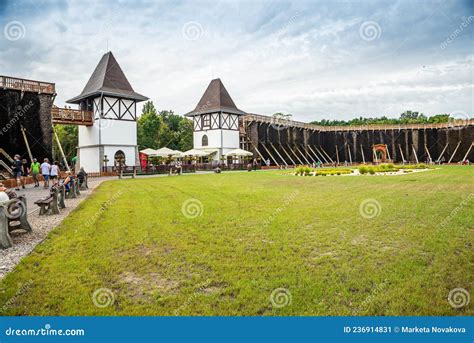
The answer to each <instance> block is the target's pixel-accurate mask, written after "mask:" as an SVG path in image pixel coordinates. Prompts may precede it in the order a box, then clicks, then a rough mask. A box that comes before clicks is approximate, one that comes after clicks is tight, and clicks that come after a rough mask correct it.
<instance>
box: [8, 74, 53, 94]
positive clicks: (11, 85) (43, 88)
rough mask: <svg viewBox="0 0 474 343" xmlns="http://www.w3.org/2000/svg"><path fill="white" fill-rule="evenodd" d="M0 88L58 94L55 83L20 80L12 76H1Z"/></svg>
mask: <svg viewBox="0 0 474 343" xmlns="http://www.w3.org/2000/svg"><path fill="white" fill-rule="evenodd" d="M0 88H3V89H14V90H19V91H22V92H34V93H40V94H41V93H44V94H56V87H55V85H54V83H50V82H42V81H34V80H26V79H19V78H16V77H10V76H0Z"/></svg>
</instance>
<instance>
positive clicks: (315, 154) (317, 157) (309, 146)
mask: <svg viewBox="0 0 474 343" xmlns="http://www.w3.org/2000/svg"><path fill="white" fill-rule="evenodd" d="M308 148H309V150H311V152H312V153H313V154H314V156H316V159H317V160H318V161H319V163H321V164H323V161H321V159H320V158H319V156H318V154H317V153H316V152H315V151H314V150H313V148H311V145H308Z"/></svg>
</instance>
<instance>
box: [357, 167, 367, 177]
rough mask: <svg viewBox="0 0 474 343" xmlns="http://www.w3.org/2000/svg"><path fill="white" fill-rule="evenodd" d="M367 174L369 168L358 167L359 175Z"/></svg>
mask: <svg viewBox="0 0 474 343" xmlns="http://www.w3.org/2000/svg"><path fill="white" fill-rule="evenodd" d="M368 172H369V167H367V166H360V167H359V173H361V174H362V175H363V174H367V173H368Z"/></svg>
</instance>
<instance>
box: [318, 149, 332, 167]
mask: <svg viewBox="0 0 474 343" xmlns="http://www.w3.org/2000/svg"><path fill="white" fill-rule="evenodd" d="M319 147H320V148H321V151H322V152H324V154H325V155H326V157H327V158H329V161H331V163H334V161H333V160H332V158H331V157H330V156H329V155H328V154H327V153H326V151H324V149H323V147H322V146H321V145H320V146H319Z"/></svg>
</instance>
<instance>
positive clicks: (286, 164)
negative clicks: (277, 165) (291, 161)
mask: <svg viewBox="0 0 474 343" xmlns="http://www.w3.org/2000/svg"><path fill="white" fill-rule="evenodd" d="M270 145H271V146H272V148H273V150H275V152H276V153H277V155H278V156H280V158H281V160H282V161H283V163H284V164H285V166H287V167H288V163H286V161H285V159H284V158H283V157H281V155H280V153H279V152H278V150H277V149H276V148H275V146H274V145H273V143H271V142H270Z"/></svg>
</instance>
